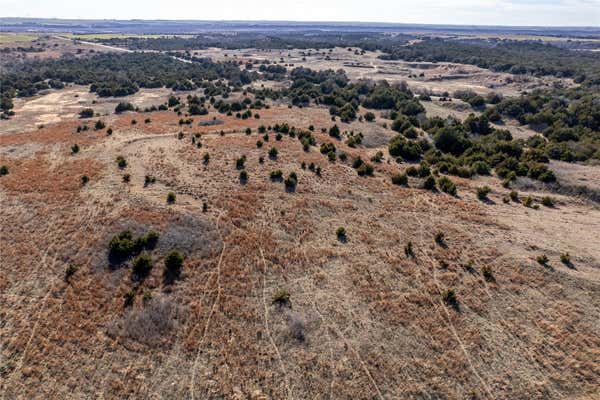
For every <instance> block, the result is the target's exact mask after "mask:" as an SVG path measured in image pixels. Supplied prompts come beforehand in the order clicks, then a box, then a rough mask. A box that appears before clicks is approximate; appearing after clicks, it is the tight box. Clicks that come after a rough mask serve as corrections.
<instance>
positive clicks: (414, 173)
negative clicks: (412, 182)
mask: <svg viewBox="0 0 600 400" xmlns="http://www.w3.org/2000/svg"><path fill="white" fill-rule="evenodd" d="M406 175H408V176H412V177H415V176H419V171H418V170H417V168H415V167H414V166H410V167H408V168H407V169H406Z"/></svg>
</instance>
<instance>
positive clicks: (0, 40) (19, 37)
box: [0, 33, 38, 44]
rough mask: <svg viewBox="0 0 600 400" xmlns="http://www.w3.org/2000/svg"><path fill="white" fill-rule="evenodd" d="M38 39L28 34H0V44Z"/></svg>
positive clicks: (36, 36)
mask: <svg viewBox="0 0 600 400" xmlns="http://www.w3.org/2000/svg"><path fill="white" fill-rule="evenodd" d="M37 38H38V35H34V34H28V33H0V44H4V43H13V42H31V41H33V40H35V39H37Z"/></svg>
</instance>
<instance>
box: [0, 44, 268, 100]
mask: <svg viewBox="0 0 600 400" xmlns="http://www.w3.org/2000/svg"><path fill="white" fill-rule="evenodd" d="M257 77H258V73H256V72H248V71H244V70H240V68H239V67H238V64H237V63H236V62H213V61H211V60H209V59H194V60H193V62H192V63H185V62H182V61H179V60H176V59H174V58H173V57H169V56H168V55H163V54H156V53H153V54H149V53H124V54H116V53H105V54H97V55H94V56H92V57H84V58H81V57H80V58H76V57H73V56H64V57H61V58H59V59H44V60H34V61H28V62H26V63H19V64H15V65H12V66H10V68H5V69H4V70H3V73H2V74H1V75H0V99H3V100H2V104H1V105H2V107H3V110H9V109H10V108H12V107H11V102H10V101H9V100H10V99H11V98H13V97H15V96H19V97H27V96H33V95H35V94H36V93H38V92H39V91H40V90H45V89H47V88H48V87H49V85H48V84H47V82H48V81H51V82H60V83H61V84H62V83H76V84H82V85H90V90H91V91H92V92H95V93H96V94H97V95H98V96H101V97H105V96H126V95H129V94H132V93H135V92H137V91H138V90H139V88H157V87H168V88H172V89H173V90H193V89H195V88H198V87H204V86H207V87H208V86H209V84H210V82H211V81H216V80H219V79H225V80H227V81H228V82H229V85H231V86H234V87H241V86H242V85H245V84H248V83H250V82H252V81H253V80H254V79H256V78H257Z"/></svg>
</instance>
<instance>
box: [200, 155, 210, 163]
mask: <svg viewBox="0 0 600 400" xmlns="http://www.w3.org/2000/svg"><path fill="white" fill-rule="evenodd" d="M202 160H203V162H204V165H207V164H208V163H209V161H210V154H208V153H204V156H202Z"/></svg>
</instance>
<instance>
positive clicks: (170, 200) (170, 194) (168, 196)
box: [167, 192, 177, 204]
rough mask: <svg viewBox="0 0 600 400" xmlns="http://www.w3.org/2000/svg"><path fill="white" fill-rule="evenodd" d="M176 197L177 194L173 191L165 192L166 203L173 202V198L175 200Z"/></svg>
mask: <svg viewBox="0 0 600 400" xmlns="http://www.w3.org/2000/svg"><path fill="white" fill-rule="evenodd" d="M176 198H177V196H176V195H175V193H173V192H169V193H168V194H167V203H168V204H173V203H175V200H176Z"/></svg>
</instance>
